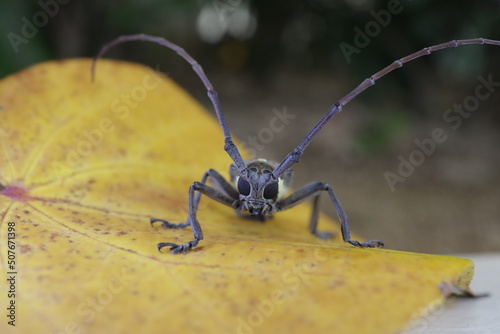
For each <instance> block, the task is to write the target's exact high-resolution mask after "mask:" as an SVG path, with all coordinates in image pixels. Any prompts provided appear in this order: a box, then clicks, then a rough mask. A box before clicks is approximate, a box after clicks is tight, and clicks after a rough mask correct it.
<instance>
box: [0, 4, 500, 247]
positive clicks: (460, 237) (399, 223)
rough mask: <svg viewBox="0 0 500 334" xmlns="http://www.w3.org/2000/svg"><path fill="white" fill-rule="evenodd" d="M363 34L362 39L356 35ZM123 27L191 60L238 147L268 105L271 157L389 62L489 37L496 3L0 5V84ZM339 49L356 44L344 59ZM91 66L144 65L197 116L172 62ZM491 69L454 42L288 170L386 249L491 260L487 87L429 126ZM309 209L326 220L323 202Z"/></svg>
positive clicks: (498, 50) (489, 53) (255, 130)
mask: <svg viewBox="0 0 500 334" xmlns="http://www.w3.org/2000/svg"><path fill="white" fill-rule="evenodd" d="M391 11H392V14H391ZM388 14H390V15H388ZM377 18H378V20H377ZM366 29H368V33H369V35H371V36H368V37H367V38H365V39H364V40H359V36H357V35H359V31H365V32H366ZM370 29H371V30H370ZM135 33H147V34H152V35H159V36H163V37H165V38H167V39H169V40H171V41H172V42H175V43H177V44H179V45H181V46H182V47H184V48H185V49H186V50H187V51H188V52H189V53H190V54H191V55H192V56H193V57H194V58H195V59H197V60H198V62H199V63H200V64H201V65H202V66H203V68H204V69H205V71H206V73H207V75H208V77H209V78H211V81H212V82H213V84H214V85H215V87H216V89H217V90H218V92H219V96H220V99H221V102H222V105H223V108H224V110H225V113H226V116H227V118H228V122H229V125H230V128H231V130H232V131H233V132H234V134H235V135H236V136H237V137H238V138H240V139H241V140H243V141H245V142H247V144H248V145H249V146H250V147H251V148H252V146H251V144H250V142H251V141H250V140H249V139H248V138H249V136H253V137H256V138H259V135H261V134H262V133H261V132H260V131H261V130H262V129H264V128H268V127H269V124H270V121H271V119H272V118H273V117H274V113H273V109H278V110H281V111H282V110H283V109H284V108H286V110H287V112H288V113H289V114H292V115H294V116H295V118H293V119H291V120H290V122H289V124H287V125H286V126H285V128H284V130H283V131H276V132H275V133H273V136H272V138H271V139H269V140H267V139H266V142H265V143H263V142H262V141H260V142H259V143H258V146H253V148H254V149H255V150H257V151H258V153H259V155H260V156H262V157H265V158H270V159H274V160H280V159H282V158H283V157H284V156H285V155H286V154H287V153H288V152H289V151H291V150H292V149H293V148H294V146H295V145H297V144H298V143H299V141H300V140H301V139H302V138H303V137H304V136H305V135H306V134H307V132H308V131H309V130H310V129H311V128H312V127H313V126H314V125H315V123H316V122H317V121H318V120H319V119H320V118H321V116H322V115H323V114H324V113H325V112H326V111H327V110H328V109H329V108H330V106H331V104H332V103H334V102H335V101H336V100H338V99H340V98H341V97H342V96H343V95H345V94H347V93H348V92H349V91H350V90H351V89H353V88H354V87H355V86H356V85H357V84H359V83H360V82H361V81H362V80H363V79H365V78H366V77H368V76H370V75H371V74H373V73H374V72H376V71H378V70H380V69H381V68H383V67H385V66H387V65H388V64H390V63H391V62H392V61H394V60H395V59H398V58H401V57H403V56H406V55H407V54H410V53H412V52H415V51H417V50H419V49H421V48H423V47H425V46H430V45H433V44H438V43H442V42H446V41H449V40H452V39H465V38H474V37H485V38H490V39H500V2H498V1H493V0H490V1H477V2H476V1H439V2H436V1H407V0H402V1H394V0H391V1H375V0H373V1H367V0H351V1H329V0H309V1H242V0H209V1H205V0H203V1H202V0H199V1H180V0H176V1H159V0H148V1H97V0H87V1H81V0H59V1H56V0H41V1H13V0H12V1H9V0H3V1H2V2H1V3H0V35H1V36H2V37H1V39H0V43H1V50H2V52H1V53H0V77H4V76H6V75H9V74H12V73H15V72H17V71H19V70H22V69H24V68H26V67H28V66H30V65H33V64H36V63H39V62H43V61H47V60H51V59H61V58H69V57H92V56H94V55H95V54H96V53H97V51H98V50H99V48H100V47H101V46H102V45H103V44H104V43H106V42H108V41H110V40H111V39H113V38H115V37H117V36H119V35H122V34H135ZM360 42H363V43H361V44H360ZM347 45H349V46H351V47H356V49H357V50H356V52H355V53H352V54H350V55H349V57H346V54H345V48H346V47H349V46H347ZM341 46H343V47H344V51H343V49H342V47H341ZM106 57H113V58H119V59H124V60H130V61H137V62H141V63H144V64H148V65H150V66H151V67H155V66H156V65H159V66H160V69H161V70H162V71H163V72H165V73H166V74H168V75H169V76H170V77H171V78H172V79H173V80H175V81H177V82H178V83H180V84H181V85H182V86H183V87H184V88H185V89H186V90H187V91H188V92H190V93H191V94H192V95H194V96H195V97H196V98H197V99H198V100H199V101H200V102H201V103H202V104H204V105H205V106H206V107H207V108H208V109H209V110H212V107H211V105H210V103H209V100H208V98H207V97H206V92H205V90H204V87H203V85H202V84H201V83H200V81H199V79H198V78H197V77H196V76H195V74H194V73H193V72H192V70H191V68H190V67H189V66H188V65H187V64H185V63H184V61H183V60H181V59H180V58H179V57H178V56H177V55H175V53H173V52H170V51H168V50H166V49H163V48H160V47H158V46H156V45H151V44H147V43H138V42H137V43H129V44H124V45H122V46H120V47H117V48H116V49H114V50H113V51H112V52H110V53H109V54H108V55H106ZM499 60H500V47H494V46H481V45H479V46H464V47H460V48H457V49H449V50H443V51H439V52H437V53H435V54H433V55H431V56H428V57H424V58H421V59H419V60H416V61H414V62H412V63H411V64H408V65H406V66H405V67H404V68H403V69H399V70H397V71H396V72H393V73H391V74H390V75H388V76H387V77H385V78H383V79H381V80H380V81H378V82H377V85H375V86H374V87H372V88H370V89H368V90H367V91H366V92H364V93H363V94H361V95H360V96H359V97H358V98H356V99H355V100H354V101H352V102H351V103H350V104H349V105H348V106H346V107H345V108H344V112H342V113H341V114H340V115H338V116H337V117H335V119H334V120H333V121H331V122H330V123H329V124H328V125H327V126H326V127H325V128H324V130H323V132H322V133H321V134H320V135H319V136H318V137H317V138H316V140H315V141H313V143H312V144H311V145H310V146H309V147H308V149H307V150H306V153H305V154H304V156H303V158H302V160H301V162H300V163H299V164H298V165H297V166H296V167H295V168H294V169H295V171H296V183H295V186H296V187H298V186H300V185H302V184H304V183H307V182H310V181H325V182H327V183H328V184H330V185H331V186H332V187H333V188H334V189H335V191H336V193H337V195H338V196H339V197H340V199H341V201H342V203H343V205H344V207H345V209H346V211H347V214H348V216H349V218H350V223H351V228H352V229H353V231H354V232H357V233H358V234H361V235H363V236H364V237H366V238H370V239H382V240H384V241H385V242H386V245H387V248H392V249H399V250H407V251H421V252H428V253H430V252H437V253H452V252H454V253H457V252H486V251H499V250H500V223H499V220H500V203H499V202H500V190H499V189H500V173H499V172H498V166H499V165H500V151H499V147H500V132H499V130H498V129H499V126H500V115H499V106H500V87H498V88H496V90H498V91H495V92H493V93H492V94H491V96H489V97H488V98H487V99H485V100H484V101H481V102H480V105H479V107H478V108H477V110H475V111H474V112H472V113H471V115H470V117H468V118H464V119H462V123H461V125H460V126H459V127H458V128H457V129H456V130H455V129H452V128H451V126H450V123H446V122H445V121H444V120H443V115H444V114H445V113H446V110H447V109H449V108H453V105H454V104H460V103H463V102H464V101H465V100H466V99H467V98H469V97H471V96H474V94H475V89H476V87H477V86H478V85H479V84H480V81H478V76H482V77H483V78H488V76H489V75H492V78H493V81H495V82H500V61H499ZM82 80H87V78H82ZM436 128H442V129H443V130H444V131H445V133H446V135H447V140H446V141H445V142H444V143H440V144H437V145H436V149H435V152H434V153H433V154H430V155H429V156H428V157H427V156H426V157H425V161H424V162H423V163H422V164H421V165H420V166H418V167H416V168H415V170H414V172H413V173H411V175H410V176H408V177H407V178H405V181H404V182H399V183H396V184H395V185H394V188H393V189H391V187H389V185H388V183H387V181H386V178H385V176H384V173H386V172H387V171H390V172H393V173H397V169H398V166H399V164H400V160H399V159H400V157H402V158H404V159H408V158H409V157H410V155H411V154H412V152H414V151H415V150H416V149H418V147H417V146H416V144H415V143H414V141H415V139H419V140H423V139H424V138H430V136H431V133H432V131H433V130H434V129H436ZM200 131H202V129H200ZM186 140H188V139H186ZM214 149H219V148H214ZM220 149H222V143H221V148H220ZM206 167H207V169H208V168H210V167H211V166H206ZM198 177H200V176H193V178H194V179H196V178H198ZM322 208H323V209H324V211H325V212H327V213H328V214H330V215H332V216H335V211H334V210H333V206H332V205H331V204H330V203H329V201H328V200H327V198H326V196H324V198H323V199H322ZM269 223H272V221H270V222H269ZM306 226H307V222H304V233H307V229H306Z"/></svg>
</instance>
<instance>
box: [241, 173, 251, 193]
mask: <svg viewBox="0 0 500 334" xmlns="http://www.w3.org/2000/svg"><path fill="white" fill-rule="evenodd" d="M238 191H239V192H240V194H242V195H245V196H248V195H250V183H248V181H247V180H245V179H242V178H241V177H240V178H239V179H238Z"/></svg>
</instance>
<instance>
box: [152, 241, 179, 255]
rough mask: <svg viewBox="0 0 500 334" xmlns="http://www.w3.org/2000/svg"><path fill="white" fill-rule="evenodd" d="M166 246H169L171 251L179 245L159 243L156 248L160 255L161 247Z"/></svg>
mask: <svg viewBox="0 0 500 334" xmlns="http://www.w3.org/2000/svg"><path fill="white" fill-rule="evenodd" d="M168 246H170V250H172V249H173V248H176V247H179V245H177V244H173V243H171V242H160V243H159V244H158V246H157V247H158V251H159V252H160V253H163V252H162V251H161V250H162V248H163V247H168Z"/></svg>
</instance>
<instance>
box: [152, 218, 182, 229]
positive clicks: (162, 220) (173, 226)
mask: <svg viewBox="0 0 500 334" xmlns="http://www.w3.org/2000/svg"><path fill="white" fill-rule="evenodd" d="M155 222H162V224H161V226H162V227H163V228H171V229H172V228H174V229H175V228H185V227H186V226H189V223H180V224H172V223H169V222H168V221H167V220H164V219H158V218H151V225H153V223H155Z"/></svg>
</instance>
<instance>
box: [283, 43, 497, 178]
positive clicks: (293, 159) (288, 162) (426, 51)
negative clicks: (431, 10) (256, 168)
mask: <svg viewBox="0 0 500 334" xmlns="http://www.w3.org/2000/svg"><path fill="white" fill-rule="evenodd" d="M469 44H489V45H496V46H500V41H497V40H492V39H485V38H474V39H463V40H453V41H449V42H446V43H442V44H437V45H434V46H430V47H426V48H423V49H422V50H420V51H417V52H414V53H412V54H410V55H408V56H406V57H403V58H401V59H398V60H396V61H394V62H393V63H392V64H391V65H389V66H387V67H385V68H383V69H382V70H380V71H378V72H377V73H375V74H374V75H372V76H371V77H369V78H367V79H365V80H364V81H363V82H362V83H361V84H359V85H358V86H357V87H356V88H354V90H352V91H351V92H350V93H348V94H347V95H346V96H344V97H343V98H341V99H340V100H339V101H338V102H335V103H334V104H333V106H332V107H331V108H330V111H328V113H327V114H326V115H325V116H323V118H322V119H321V120H320V121H319V122H318V124H316V126H314V128H313V129H312V130H311V131H310V132H309V133H308V134H307V135H306V137H305V138H304V139H303V140H302V142H301V143H300V144H299V145H298V146H297V147H296V148H295V150H293V151H292V152H291V153H289V154H288V155H287V156H286V157H285V159H284V160H283V162H282V163H281V164H280V165H279V166H278V167H276V169H275V170H274V171H273V175H274V177H276V178H278V177H280V176H281V175H282V174H283V173H284V172H285V171H287V170H288V169H290V168H291V167H292V166H293V165H294V164H296V163H297V162H299V159H300V156H301V155H302V154H303V153H304V150H305V148H306V147H307V145H309V143H310V142H311V141H312V140H313V139H314V137H315V136H316V135H317V134H318V132H320V131H321V129H322V128H323V126H325V124H326V123H327V122H328V121H329V120H330V119H331V118H332V117H333V116H335V115H336V114H338V113H339V112H341V111H342V107H343V106H345V105H346V104H347V103H349V101H351V100H352V99H353V98H355V97H356V96H358V95H359V94H360V93H362V92H363V91H364V90H365V89H367V88H368V87H370V86H373V85H374V84H375V81H377V80H378V79H380V78H382V77H383V76H385V75H386V74H388V73H390V72H392V71H394V70H395V69H397V68H400V67H402V66H403V65H404V64H405V63H408V62H410V61H412V60H415V59H417V58H420V57H422V56H427V55H430V54H431V53H432V52H434V51H438V50H442V49H447V48H452V47H457V46H461V45H469Z"/></svg>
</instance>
